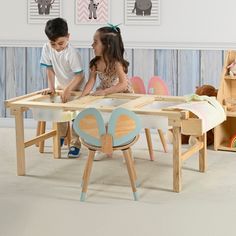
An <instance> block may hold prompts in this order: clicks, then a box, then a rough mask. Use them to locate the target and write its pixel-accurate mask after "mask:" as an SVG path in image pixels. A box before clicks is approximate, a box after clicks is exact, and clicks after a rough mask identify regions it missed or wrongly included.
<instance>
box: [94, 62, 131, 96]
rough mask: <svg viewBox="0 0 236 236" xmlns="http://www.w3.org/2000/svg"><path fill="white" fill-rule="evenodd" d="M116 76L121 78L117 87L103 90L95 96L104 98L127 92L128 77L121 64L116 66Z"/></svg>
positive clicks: (95, 93)
mask: <svg viewBox="0 0 236 236" xmlns="http://www.w3.org/2000/svg"><path fill="white" fill-rule="evenodd" d="M116 74H117V77H118V78H119V82H118V84H116V85H113V86H111V87H110V88H106V89H103V90H98V91H96V92H94V93H93V95H98V96H104V95H108V94H112V93H121V92H123V91H125V90H126V88H127V86H128V81H127V75H126V74H125V72H124V69H123V66H122V65H121V64H120V63H117V64H116Z"/></svg>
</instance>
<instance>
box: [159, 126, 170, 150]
mask: <svg viewBox="0 0 236 236" xmlns="http://www.w3.org/2000/svg"><path fill="white" fill-rule="evenodd" d="M157 131H158V133H159V136H160V139H161V143H162V146H163V149H164V152H168V150H167V144H166V139H165V136H164V134H163V132H162V130H161V129H158V130H157Z"/></svg>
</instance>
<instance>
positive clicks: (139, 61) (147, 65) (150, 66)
mask: <svg viewBox="0 0 236 236" xmlns="http://www.w3.org/2000/svg"><path fill="white" fill-rule="evenodd" d="M154 64H155V63H154V50H152V49H147V50H142V49H135V50H134V53H133V75H134V76H139V77H141V78H142V79H143V82H144V84H145V87H147V85H148V81H149V79H150V78H151V77H152V76H153V75H154Z"/></svg>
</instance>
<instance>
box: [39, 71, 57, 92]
mask: <svg viewBox="0 0 236 236" xmlns="http://www.w3.org/2000/svg"><path fill="white" fill-rule="evenodd" d="M46 75H47V80H48V89H47V90H46V91H44V92H43V93H42V94H43V95H47V94H54V93H55V73H54V71H53V69H52V67H47V69H46Z"/></svg>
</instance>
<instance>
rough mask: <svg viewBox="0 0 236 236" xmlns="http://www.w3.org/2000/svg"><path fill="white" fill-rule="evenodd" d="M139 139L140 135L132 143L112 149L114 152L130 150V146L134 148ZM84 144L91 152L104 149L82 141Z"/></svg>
mask: <svg viewBox="0 0 236 236" xmlns="http://www.w3.org/2000/svg"><path fill="white" fill-rule="evenodd" d="M138 139H139V135H137V136H135V137H134V138H133V139H132V140H131V141H129V142H127V143H124V144H122V145H119V146H113V147H112V149H113V150H124V149H127V148H129V147H130V146H132V145H133V144H135V143H136V142H137V141H138ZM81 141H82V144H83V145H85V146H86V147H87V148H89V149H91V150H96V151H101V149H102V147H101V146H95V145H91V144H89V143H87V142H86V141H85V140H84V139H82V140H81Z"/></svg>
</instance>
